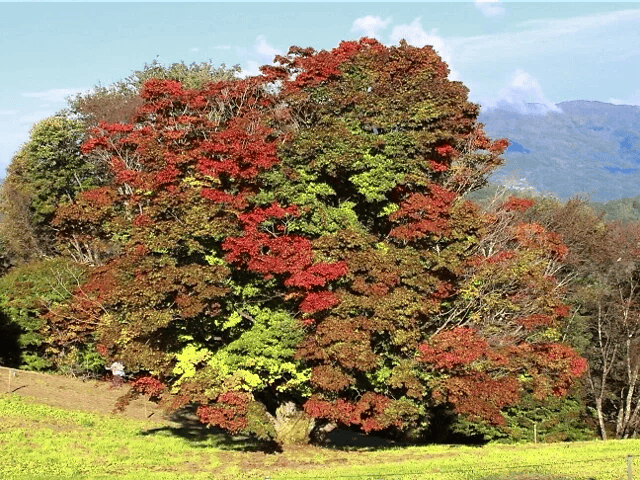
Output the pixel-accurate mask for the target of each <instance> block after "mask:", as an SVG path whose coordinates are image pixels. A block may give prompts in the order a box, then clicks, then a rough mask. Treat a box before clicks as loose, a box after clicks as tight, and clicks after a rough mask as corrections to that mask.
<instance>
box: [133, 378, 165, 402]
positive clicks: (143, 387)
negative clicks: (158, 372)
mask: <svg viewBox="0 0 640 480" xmlns="http://www.w3.org/2000/svg"><path fill="white" fill-rule="evenodd" d="M130 385H131V388H132V389H133V390H135V391H136V392H138V393H141V394H143V395H146V396H148V397H149V398H158V397H159V396H160V394H161V393H162V392H163V391H164V390H165V389H166V388H167V387H166V385H165V384H164V383H162V382H161V381H160V380H158V379H156V378H153V377H138V378H136V379H135V380H133V381H132V382H131V384H130Z"/></svg>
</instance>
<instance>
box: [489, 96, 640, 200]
mask: <svg viewBox="0 0 640 480" xmlns="http://www.w3.org/2000/svg"><path fill="white" fill-rule="evenodd" d="M557 107H558V109H559V111H548V112H546V113H544V114H543V113H542V112H540V113H538V114H536V113H527V114H524V113H521V112H517V111H513V110H506V109H492V110H487V111H483V112H482V114H481V115H480V121H481V122H483V123H484V124H485V126H486V130H487V133H488V134H489V135H494V136H504V137H507V138H509V140H510V141H511V144H510V146H509V149H508V150H507V152H505V158H506V163H505V166H504V168H502V169H501V170H499V171H498V172H496V173H495V174H494V175H493V176H492V177H491V181H492V183H496V184H505V183H507V184H516V185H519V186H521V187H526V186H530V187H532V188H534V189H535V190H536V191H537V192H539V193H541V194H553V195H556V196H558V197H559V198H562V199H565V200H566V199H568V198H570V197H572V196H575V195H586V196H588V197H589V198H590V200H592V201H596V202H606V201H609V200H618V199H620V198H623V197H635V196H637V195H638V193H639V192H638V183H639V182H638V179H639V178H640V133H639V132H640V107H637V106H630V105H611V104H607V103H601V102H588V101H584V100H576V101H571V102H562V103H559V104H558V105H557Z"/></svg>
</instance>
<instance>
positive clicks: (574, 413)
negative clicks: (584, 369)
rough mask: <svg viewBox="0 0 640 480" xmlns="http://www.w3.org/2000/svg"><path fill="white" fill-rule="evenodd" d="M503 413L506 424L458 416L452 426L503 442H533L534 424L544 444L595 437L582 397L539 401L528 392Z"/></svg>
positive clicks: (453, 429) (461, 431) (464, 432)
mask: <svg viewBox="0 0 640 480" xmlns="http://www.w3.org/2000/svg"><path fill="white" fill-rule="evenodd" d="M503 415H504V418H505V424H504V425H502V426H496V425H490V424H488V423H486V422H470V421H469V420H466V419H465V418H463V417H457V418H456V420H455V422H454V423H453V424H452V426H451V429H452V431H453V432H455V433H458V434H462V435H465V436H469V437H472V436H475V435H481V436H482V437H483V438H484V440H485V441H496V442H500V443H520V442H526V443H532V442H533V441H534V424H535V429H536V434H537V441H538V442H540V443H554V442H576V441H584V440H591V439H593V438H594V436H595V435H594V432H593V429H592V428H591V426H589V425H588V423H587V422H586V419H587V414H586V406H585V403H584V401H583V399H582V398H580V397H578V396H569V397H565V398H558V397H555V396H550V397H547V398H546V399H544V400H538V399H536V398H534V397H533V396H532V395H527V396H525V397H523V398H522V399H521V401H520V402H519V403H518V405H515V406H513V407H508V408H506V409H505V410H504V411H503Z"/></svg>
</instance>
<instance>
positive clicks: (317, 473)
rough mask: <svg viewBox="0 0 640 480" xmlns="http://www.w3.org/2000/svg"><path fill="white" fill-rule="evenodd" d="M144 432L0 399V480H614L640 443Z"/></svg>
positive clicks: (143, 427)
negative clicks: (366, 444)
mask: <svg viewBox="0 0 640 480" xmlns="http://www.w3.org/2000/svg"><path fill="white" fill-rule="evenodd" d="M149 428H150V425H149V423H144V422H140V421H135V420H128V419H124V418H119V417H111V416H102V415H96V414H89V413H80V412H73V411H65V410H61V409H56V408H52V407H48V406H44V405H40V404H36V403H32V402H30V401H28V400H25V399H23V398H21V397H18V396H14V395H0V478H1V479H2V480H13V479H38V478H47V479H56V478H77V479H101V478H104V479H107V478H109V479H136V480H137V479H141V480H145V479H154V480H155V479H167V480H169V479H171V480H173V479H190V480H191V479H195V480H199V479H221V480H222V479H234V478H238V479H239V478H242V479H243V480H244V479H247V480H248V479H250V478H256V479H265V478H270V479H273V480H275V479H290V480H293V479H297V478H300V479H303V478H306V479H309V478H318V479H320V478H326V479H338V478H349V479H355V478H363V479H365V478H369V479H383V478H384V479H393V480H400V479H402V480H409V479H434V480H435V479H437V480H458V479H465V480H466V479H476V478H477V479H479V478H495V479H504V478H510V479H512V480H515V479H527V480H533V479H545V480H547V479H551V478H576V479H586V478H593V479H597V480H613V479H616V480H617V479H621V478H624V477H625V474H626V455H627V454H628V453H631V454H633V453H635V454H637V456H636V458H635V462H634V463H635V465H634V466H635V471H636V475H637V474H640V440H626V441H609V442H604V443H603V442H579V443H572V444H568V443H565V444H550V445H537V446H536V445H518V446H505V445H489V446H485V447H481V448H479V447H462V446H448V445H436V446H429V447H410V448H394V449H378V450H371V449H369V450H367V449H361V450H353V451H345V450H331V449H322V448H317V447H305V448H300V449H295V450H290V451H286V452H285V453H282V454H277V455H265V454H263V453H258V452H251V451H246V450H247V449H246V447H248V446H249V445H247V444H243V443H237V442H236V443H229V441H228V440H226V439H225V438H223V437H220V436H213V435H212V436H209V437H207V438H206V439H200V440H188V439H186V438H182V437H179V436H175V435H172V434H171V432H169V431H167V430H162V429H160V430H157V431H155V432H150V431H148V429H149ZM151 428H153V427H151ZM507 472H512V473H511V474H509V475H507ZM513 472H526V473H527V475H516V474H514V473H513ZM534 472H538V473H539V475H534V474H533V473H534Z"/></svg>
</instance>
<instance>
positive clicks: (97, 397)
mask: <svg viewBox="0 0 640 480" xmlns="http://www.w3.org/2000/svg"><path fill="white" fill-rule="evenodd" d="M128 389H129V387H127V385H126V384H125V385H117V384H115V383H113V382H111V381H110V380H84V379H80V378H74V377H67V376H63V375H55V374H47V373H40V372H30V371H27V370H16V369H14V368H6V367H0V392H2V393H13V394H16V395H20V396H24V397H33V398H35V399H36V400H37V401H38V402H40V403H44V404H45V405H49V406H51V407H58V408H64V409H67V410H81V411H85V412H92V413H101V414H107V415H114V416H115V415H121V416H122V415H123V416H125V417H128V418H134V419H136V420H147V421H149V422H153V423H170V422H169V420H168V418H167V417H166V415H165V413H164V412H163V411H162V410H161V409H159V408H158V406H157V405H156V404H155V403H153V402H149V401H148V400H146V399H144V398H139V399H137V400H135V401H133V402H131V404H130V405H129V406H128V407H127V408H126V409H125V411H124V412H123V413H121V414H114V413H112V411H113V408H114V406H115V404H116V400H117V399H118V398H119V397H121V396H122V395H124V394H125V393H126V392H127V391H128Z"/></svg>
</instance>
